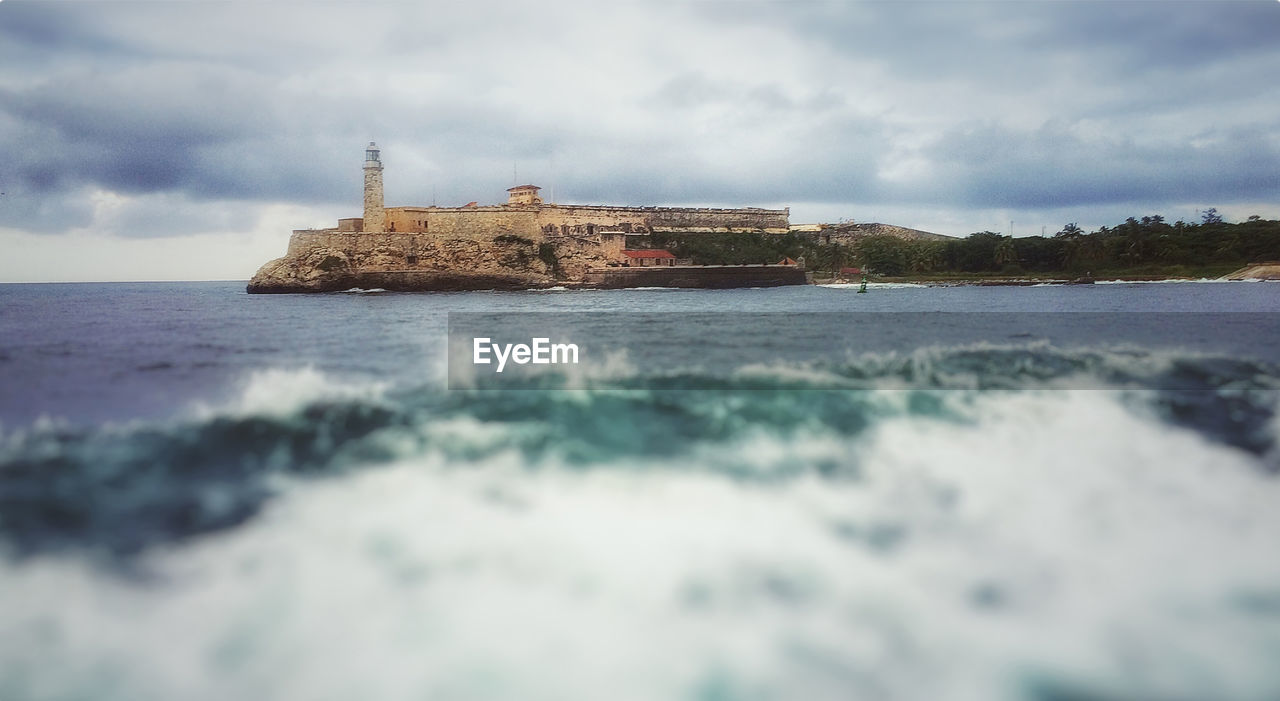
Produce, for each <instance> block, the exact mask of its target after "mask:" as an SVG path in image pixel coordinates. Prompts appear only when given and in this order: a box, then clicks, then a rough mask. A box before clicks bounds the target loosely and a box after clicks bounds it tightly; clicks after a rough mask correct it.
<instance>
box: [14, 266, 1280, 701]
mask: <svg viewBox="0 0 1280 701" xmlns="http://www.w3.org/2000/svg"><path fill="white" fill-rule="evenodd" d="M242 290H243V285H242V284H241V283H207V284H160V283H155V284H136V285H135V284H119V285H116V284H113V285H3V286H0V422H2V423H0V549H3V551H4V552H5V553H6V554H5V556H4V557H3V560H2V561H0V592H3V593H4V595H3V597H0V698H5V699H10V698H13V699H36V698H40V699H45V698H58V699H72V698H85V699H117V698H118V699H170V698H192V699H223V698H264V699H330V698H332V699H340V698H341V699H346V698H350V697H352V696H357V695H360V696H365V697H369V698H379V699H410V698H414V699H416V698H522V699H530V698H532V699H542V698H545V699H564V698H602V697H604V698H623V699H629V698H635V699H650V698H688V699H771V698H780V699H794V698H815V699H824V698H831V699H848V698H869V699H883V698H930V697H942V698H974V699H992V698H995V699H1002V698H1007V699H1063V698H1105V699H1110V698H1239V699H1255V698H1256V699H1262V698H1274V697H1275V696H1276V695H1278V694H1280V674H1277V671H1276V668H1275V665H1274V660H1275V659H1276V656H1277V654H1278V653H1280V558H1275V557H1274V552H1275V538H1276V535H1277V534H1280V511H1277V510H1276V509H1275V504H1276V503H1280V502H1278V499H1280V485H1277V477H1276V474H1277V470H1278V468H1280V451H1278V450H1277V447H1276V445H1277V444H1276V441H1277V439H1278V438H1280V419H1277V411H1276V409H1277V392H1276V388H1277V387H1278V386H1280V384H1278V383H1277V382H1276V377H1277V372H1276V367H1277V366H1276V360H1277V358H1276V357H1275V354H1276V353H1277V349H1278V348H1280V344H1276V343H1275V341H1276V340H1278V339H1277V335H1278V333H1280V331H1278V329H1280V326H1275V325H1268V324H1267V323H1265V322H1266V316H1265V315H1266V314H1268V313H1270V312H1272V311H1273V310H1274V309H1275V308H1276V307H1277V302H1280V285H1271V284H1261V283H1232V284H1195V283H1182V284H1151V285H1098V286H1076V287H1071V286H1067V287H1036V288H977V287H969V288H909V287H873V288H872V290H871V293H869V294H866V295H857V294H856V293H855V290H854V289H847V288H822V287H804V288H782V289H771V290H724V291H681V290H635V291H542V292H526V293H459V294H438V295H412V294H382V293H372V294H370V293H355V292H353V293H347V294H332V295H319V296H248V295H245V294H243V292H242ZM495 311H506V312H532V311H558V312H597V313H601V314H598V316H595V317H590V318H591V319H600V321H593V322H592V323H595V324H597V329H596V330H597V331H598V334H599V335H608V334H610V333H613V331H611V330H610V329H611V328H612V326H611V324H612V323H613V322H612V321H611V319H612V318H613V317H611V316H610V315H616V317H617V318H624V317H623V315H625V314H630V313H633V312H670V313H673V314H677V313H694V314H689V318H696V313H700V312H716V313H717V314H719V315H723V318H724V319H726V320H728V321H726V322H725V323H727V324H729V325H730V326H732V325H733V324H735V323H738V324H740V330H739V333H737V334H735V333H732V332H719V331H718V332H717V333H716V334H715V335H714V336H713V337H712V338H711V339H710V340H709V341H708V342H707V343H704V344H695V343H693V342H682V343H681V344H679V345H677V346H675V347H674V348H671V349H668V351H669V357H667V358H665V359H664V360H663V362H662V363H654V362H649V356H647V355H645V354H643V353H640V354H638V355H637V354H635V353H633V354H632V355H631V356H630V357H626V358H622V359H618V358H609V359H596V360H593V362H591V363H588V364H587V366H585V367H583V368H579V369H575V370H574V372H578V373H585V376H586V377H587V378H588V382H586V384H585V385H581V386H584V387H586V388H585V389H573V390H560V391H530V390H522V391H484V390H459V389H454V390H449V389H446V388H445V387H446V384H445V383H446V372H445V368H444V363H445V357H444V352H445V338H444V332H445V328H446V321H447V314H448V313H449V312H495ZM863 311H866V312H881V313H889V312H894V313H897V312H912V313H918V312H929V313H931V312H965V313H971V312H975V311H982V312H992V313H1006V314H1025V313H1028V312H1035V313H1038V314H1039V317H1043V318H1044V319H1047V320H1048V321H1040V322H1037V323H1038V324H1041V326H1042V327H1043V325H1046V324H1047V328H1048V331H1047V332H1046V334H1047V335H1046V336H1045V337H1044V338H1041V337H1040V335H1037V334H1040V331H1044V328H1039V330H1037V332H1036V334H1032V335H1019V334H1004V333H1001V334H996V333H995V332H992V335H993V336H996V335H998V336H999V337H993V338H977V339H975V338H973V328H974V327H973V325H968V326H967V328H966V329H964V332H963V333H962V332H961V331H958V330H957V331H954V332H946V331H937V332H935V333H933V334H932V335H931V336H929V343H927V344H924V345H922V344H920V343H918V342H914V341H913V342H911V343H908V342H907V341H906V340H905V339H906V334H903V335H902V336H894V335H892V334H891V333H889V332H884V333H880V334H877V337H878V345H877V347H876V348H874V349H860V350H859V352H857V353H850V352H848V351H849V350H850V349H849V344H850V341H849V339H848V337H847V336H842V335H841V334H838V333H835V332H833V333H831V334H824V333H818V334H812V335H811V336H806V339H808V340H806V341H805V349H806V350H807V351H808V355H809V356H810V357H809V358H807V359H805V360H803V361H798V360H795V359H793V358H791V357H790V356H789V355H788V351H789V350H792V349H794V347H795V345H796V343H795V342H794V341H793V338H794V337H792V336H784V335H782V334H777V336H778V338H777V339H776V343H777V350H776V353H774V355H773V356H771V355H770V353H771V352H772V351H769V350H768V347H767V345H766V347H765V348H766V349H765V351H764V353H765V355H764V356H763V362H761V358H760V357H755V358H754V359H753V362H752V364H751V365H750V367H749V368H746V369H744V370H742V371H738V370H735V371H732V372H728V373H724V374H720V375H717V376H716V377H714V378H709V377H708V376H707V375H706V374H705V371H704V370H700V369H697V368H699V367H701V366H702V365H703V363H702V361H705V360H706V359H707V358H720V357H724V356H723V354H724V353H726V352H732V351H736V348H735V343H736V340H737V339H740V338H760V337H762V336H765V337H767V336H768V334H767V333H763V334H762V333H761V330H760V329H759V328H758V326H757V325H756V324H757V321H755V320H758V319H759V318H760V317H756V316H751V315H749V314H747V313H748V312H749V313H753V314H754V313H759V312H771V313H784V314H787V315H794V316H795V317H796V318H797V319H800V322H803V321H804V320H805V319H816V318H825V317H805V316H804V315H806V314H812V313H818V312H821V313H831V312H843V313H854V314H856V313H858V312H863ZM1060 312H1073V313H1061V314H1058V313H1060ZM1080 312H1089V313H1090V314H1089V315H1083V316H1082V315H1081V314H1079V313H1080ZM1040 313H1042V314H1040ZM1137 313H1141V315H1139V314H1137ZM1055 314H1056V315H1055ZM1111 314H1114V315H1115V316H1114V317H1110V316H1107V315H1111ZM735 315H739V316H735ZM1039 317H1038V318H1039ZM883 318H894V317H883ZM900 318H902V319H912V320H913V321H912V323H913V324H914V325H916V326H922V325H927V322H926V321H921V319H922V317H920V316H918V315H914V316H912V315H904V316H902V317H900ZM990 318H992V319H999V318H1002V317H999V316H996V315H993V316H992V317H990ZM1099 318H1102V319H1111V318H1114V319H1115V322H1114V324H1113V325H1114V326H1115V327H1116V333H1117V335H1118V336H1123V344H1112V343H1110V342H1103V341H1101V340H1094V339H1095V337H1093V336H1089V335H1088V334H1086V333H1085V331H1086V324H1085V323H1084V320H1088V322H1089V323H1090V324H1096V322H1097V320H1098V319H1099ZM1138 318H1146V319H1156V320H1160V323H1158V324H1149V325H1148V326H1144V325H1143V324H1142V323H1141V322H1138V321H1135V319H1138ZM738 320H741V321H740V322H739V321H738ZM1246 321H1247V322H1248V323H1243V322H1246ZM798 323H799V322H798ZM622 325H623V326H625V324H622ZM993 328H995V327H993ZM1064 339H1067V340H1064ZM1071 339H1074V341H1073V342H1071ZM739 345H740V344H739ZM757 345H758V344H757ZM717 346H722V348H718V347H717ZM814 358H817V359H818V360H817V362H816V364H815V362H814ZM655 377H658V378H660V379H662V381H663V382H666V383H667V384H666V385H661V386H668V387H669V386H675V385H672V384H671V383H673V382H680V381H685V382H690V381H692V382H693V383H694V385H696V386H702V387H705V386H707V385H708V384H710V385H712V386H714V387H715V389H706V388H704V389H698V390H686V391H671V390H664V389H653V385H652V383H651V382H649V383H647V382H648V381H651V380H652V379H653V378H655ZM672 378H675V379H674V380H673V379H672ZM681 378H683V379H681ZM849 378H857V379H858V380H859V381H860V382H862V383H863V384H862V385H860V386H862V387H868V388H866V389H857V390H847V389H846V390H833V389H828V388H829V387H831V386H832V382H833V381H845V380H848V379H849ZM641 380H644V381H645V382H641ZM1175 380H1176V382H1175ZM940 386H944V387H950V389H938V387H940ZM1082 386H1089V387H1093V389H1078V387H1082ZM637 387H639V388H637ZM761 387H768V388H769V389H760V388H761ZM992 388H996V389H992ZM1189 388H1191V389H1189Z"/></svg>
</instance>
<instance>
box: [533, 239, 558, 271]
mask: <svg viewBox="0 0 1280 701" xmlns="http://www.w3.org/2000/svg"><path fill="white" fill-rule="evenodd" d="M538 259H539V260H541V261H542V262H543V263H546V264H547V268H549V269H550V270H551V272H553V273H555V272H559V271H560V259H559V258H557V257H556V246H555V244H553V243H540V244H538Z"/></svg>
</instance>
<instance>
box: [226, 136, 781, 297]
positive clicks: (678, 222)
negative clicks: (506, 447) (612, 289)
mask: <svg viewBox="0 0 1280 701" xmlns="http://www.w3.org/2000/svg"><path fill="white" fill-rule="evenodd" d="M364 173H365V192H364V213H363V214H364V216H363V217H358V218H357V217H353V218H346V219H340V220H338V224H337V226H336V227H335V228H332V229H302V230H297V231H294V232H293V235H292V236H291V237H290V238H289V246H288V250H287V251H286V254H285V256H284V257H283V258H278V259H276V260H273V261H271V262H269V263H267V264H266V265H264V266H262V268H261V269H260V270H259V271H258V273H257V274H256V275H254V277H253V279H252V280H250V282H249V290H250V291H258V292H290V291H320V290H334V289H347V288H350V287H370V286H374V287H388V285H395V286H396V287H397V289H450V288H454V289H476V288H478V287H483V286H492V287H506V288H518V287H538V286H546V285H552V284H560V283H582V282H584V281H586V280H587V273H588V271H591V270H599V269H604V268H610V267H617V266H623V265H627V264H628V262H629V261H628V257H627V256H626V255H625V254H624V250H625V249H626V240H627V236H628V235H629V234H637V235H640V234H649V233H653V232H680V233H700V232H707V233H711V232H715V233H739V232H754V233H777V234H783V233H786V232H787V231H788V230H789V228H790V222H789V217H790V214H791V212H790V209H762V208H759V207H744V208H736V209H727V208H726V209H722V208H713V207H619V206H612V205H575V204H568V205H564V204H549V203H543V201H542V198H541V197H539V195H538V191H539V188H538V187H537V186H536V185H518V186H516V187H513V188H510V189H509V190H508V195H509V199H508V201H507V202H506V203H505V204H500V205H486V206H478V205H476V204H474V203H472V204H469V205H467V206H464V207H434V206H433V207H385V206H384V204H383V194H382V191H383V186H382V160H381V152H380V150H379V149H378V147H377V145H376V144H374V143H370V144H369V146H368V148H367V149H366V151H365V165H364ZM689 274H692V273H689ZM681 275H685V276H686V277H687V275H686V274H684V273H681ZM743 275H744V274H743V273H742V272H741V271H739V272H736V273H723V274H717V275H716V276H715V277H716V279H717V281H719V282H717V284H728V283H729V282H730V281H733V280H738V279H739V278H742V279H745V278H744V277H743ZM624 277H625V276H624ZM650 277H653V276H650ZM748 277H749V276H748ZM773 277H776V276H775V275H774V274H773V273H772V272H770V278H769V279H770V280H772V279H773ZM721 278H723V281H721V280H720V279H721ZM620 279H622V278H619V277H616V276H614V277H609V280H610V281H611V282H612V281H614V280H620ZM627 279H630V278H627ZM646 279H647V278H646ZM653 279H657V278H656V277H654V278H653ZM663 279H665V278H663ZM672 279H673V280H675V278H672ZM684 279H685V278H684V277H681V278H680V280H681V281H684ZM708 279H710V278H708ZM468 280H469V282H466V281H468ZM682 285H683V283H682ZM689 286H691V285H689ZM388 289H390V288H389V287H388Z"/></svg>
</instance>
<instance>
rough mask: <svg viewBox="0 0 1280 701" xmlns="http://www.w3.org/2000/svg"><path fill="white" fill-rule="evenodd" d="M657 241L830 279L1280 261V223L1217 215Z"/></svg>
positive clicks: (721, 259) (676, 249)
mask: <svg viewBox="0 0 1280 701" xmlns="http://www.w3.org/2000/svg"><path fill="white" fill-rule="evenodd" d="M650 238H651V241H650V244H651V245H652V246H654V247H655V248H666V249H667V250H669V251H671V252H672V253H674V254H675V255H676V256H677V257H680V258H692V259H693V261H694V263H697V264H701V265H730V264H746V263H775V262H777V261H779V260H781V259H782V258H783V257H784V256H790V257H792V258H797V259H798V258H800V257H801V256H803V257H804V259H805V264H806V267H808V268H809V269H810V270H814V271H816V272H817V273H818V274H819V275H821V274H822V273H823V272H834V271H838V270H839V269H840V268H841V267H844V266H859V267H863V268H866V269H868V270H870V271H871V272H874V273H876V274H878V275H883V276H892V277H908V278H911V279H958V278H973V277H1029V278H1038V277H1059V278H1061V277H1078V276H1082V275H1085V274H1086V273H1092V274H1093V275H1094V276H1095V277H1096V276H1102V275H1115V276H1147V277H1182V276H1188V277H1198V276H1213V277H1216V276H1219V275H1223V274H1225V273H1228V272H1231V271H1232V270H1235V269H1237V268H1240V267H1243V266H1245V265H1247V264H1249V263H1251V262H1259V261H1268V260H1280V221H1272V220H1263V219H1261V218H1260V217H1257V216H1252V217H1249V219H1248V220H1247V221H1244V222H1241V223H1238V224H1232V223H1229V222H1224V221H1222V218H1221V216H1219V215H1218V213H1217V211H1216V210H1214V209H1210V210H1207V211H1206V212H1205V213H1204V214H1203V216H1202V221H1201V222H1200V223H1187V222H1184V221H1177V222H1174V223H1172V224H1170V223H1167V222H1166V221H1165V220H1164V217H1161V216H1159V215H1154V216H1146V217H1142V218H1141V219H1134V218H1133V217H1130V218H1128V219H1126V220H1125V221H1124V223H1122V224H1119V225H1117V226H1115V227H1105V226H1104V227H1102V228H1100V229H1098V230H1097V231H1094V232H1092V233H1085V232H1084V231H1083V230H1082V229H1081V228H1080V227H1079V226H1077V225H1076V224H1074V223H1071V224H1067V225H1066V226H1064V227H1063V228H1062V230H1061V231H1059V232H1058V233H1057V234H1054V235H1053V236H1049V237H1045V236H1027V237H1023V238H1012V237H1009V236H1003V235H1001V234H997V233H995V232H991V231H982V232H978V233H975V234H970V235H969V236H967V237H965V238H962V239H952V240H921V241H914V240H906V239H900V238H897V237H894V236H867V237H864V238H860V239H857V240H856V241H855V242H853V243H851V244H848V245H844V244H836V243H828V244H824V243H821V242H820V235H803V234H783V235H770V234H652V235H651V237H650Z"/></svg>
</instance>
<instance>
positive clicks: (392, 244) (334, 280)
mask: <svg viewBox="0 0 1280 701" xmlns="http://www.w3.org/2000/svg"><path fill="white" fill-rule="evenodd" d="M541 253H542V255H541V256H540V255H539V254H540V250H539V246H537V245H535V244H534V242H533V241H531V240H528V239H524V238H521V237H518V236H506V237H503V236H497V237H487V240H478V239H475V238H467V237H451V238H441V237H432V236H427V235H418V234H343V233H338V232H335V231H331V230H324V231H299V232H295V233H294V235H293V238H292V239H291V240H290V242H289V252H288V254H286V255H285V256H284V257H283V258H277V259H275V260H273V261H270V262H269V263H267V264H266V265H264V266H262V268H260V269H259V270H258V272H257V274H255V275H254V276H253V278H252V279H251V280H250V281H249V285H248V287H247V289H248V291H249V292H256V293H267V292H332V291H340V290H348V289H351V288H363V289H374V288H382V289H386V290H405V291H410V290H483V289H528V288H534V287H546V286H549V285H553V284H556V282H557V277H558V276H557V269H558V260H557V259H556V258H555V257H554V247H552V248H551V249H544V250H542V251H541Z"/></svg>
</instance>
